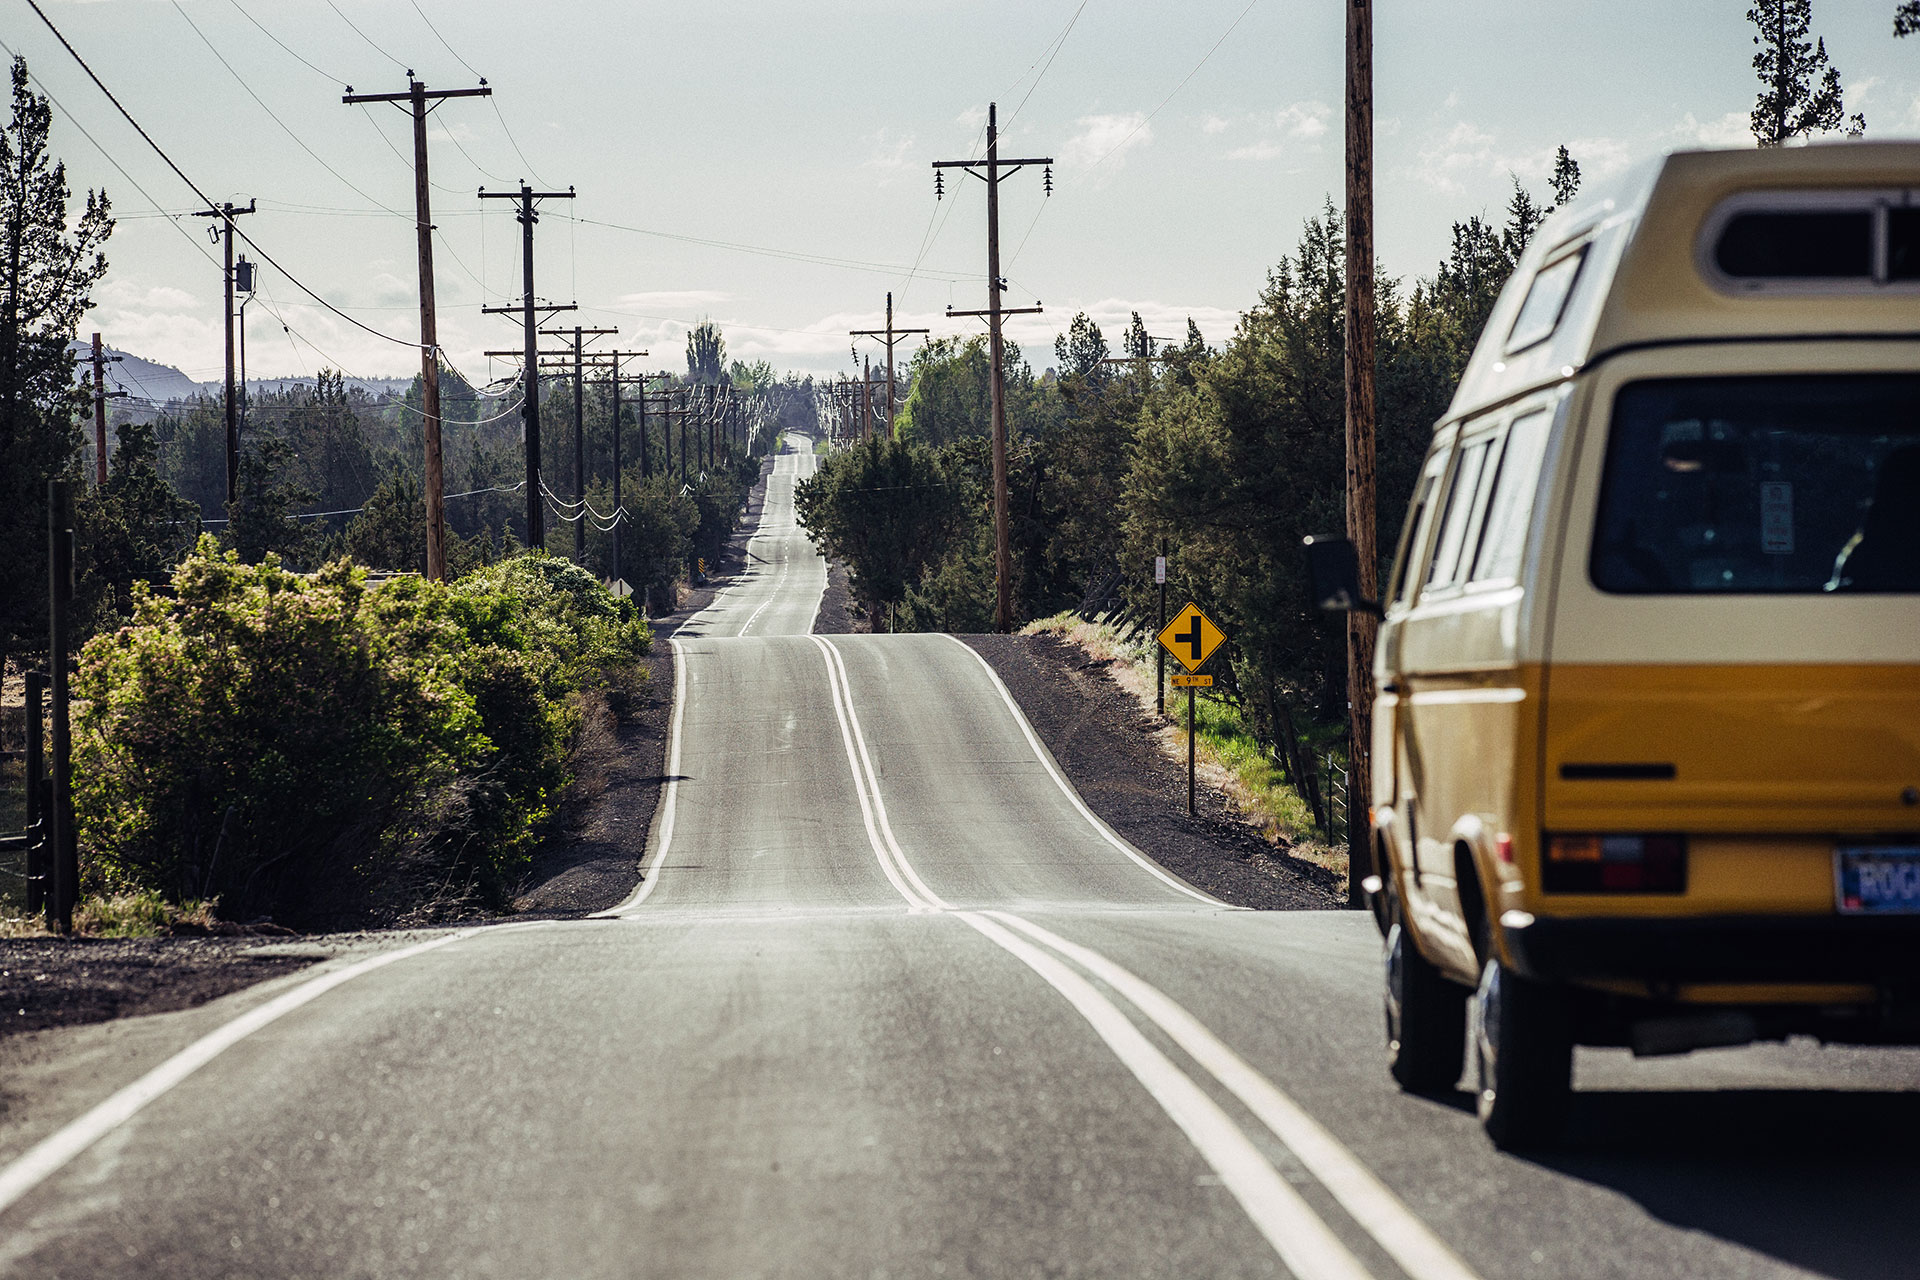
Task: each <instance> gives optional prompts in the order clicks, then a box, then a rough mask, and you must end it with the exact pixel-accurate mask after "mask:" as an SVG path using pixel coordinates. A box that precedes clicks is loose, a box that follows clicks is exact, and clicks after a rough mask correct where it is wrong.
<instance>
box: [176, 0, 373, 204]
mask: <svg viewBox="0 0 1920 1280" xmlns="http://www.w3.org/2000/svg"><path fill="white" fill-rule="evenodd" d="M173 11H174V12H175V13H177V14H179V15H180V17H181V18H182V20H184V21H185V22H186V24H187V25H188V26H189V27H192V28H193V34H195V35H197V36H199V37H200V43H201V44H204V45H206V46H207V51H208V52H209V53H211V54H212V55H213V56H214V57H215V58H216V59H218V60H219V62H220V65H221V66H223V67H225V68H226V69H227V74H228V75H231V76H232V77H233V79H234V82H235V83H236V84H238V85H239V86H240V87H241V88H242V89H245V90H246V91H247V96H248V97H249V98H252V99H253V100H254V102H255V103H256V104H258V105H259V107H260V109H261V110H262V111H264V112H266V113H267V118H268V119H270V120H272V121H273V122H274V123H275V124H277V125H279V126H280V128H281V130H282V131H284V132H285V133H286V135H287V136H288V137H289V138H292V139H293V141H294V143H295V145H297V146H298V147H299V148H300V149H301V150H302V151H304V152H306V153H307V154H308V155H309V156H311V157H312V158H313V160H314V163H316V164H318V165H319V166H320V167H321V168H322V169H325V170H326V171H327V172H328V173H330V174H332V175H333V176H334V177H336V178H338V179H340V181H341V182H342V183H343V184H344V185H345V186H346V188H347V189H348V190H349V191H351V192H353V194H355V195H357V196H359V197H360V198H361V199H362V200H365V201H366V202H367V203H368V204H371V205H373V206H375V207H376V208H379V209H384V210H386V212H388V213H390V214H392V215H393V216H394V217H396V218H399V217H403V216H405V215H403V214H402V213H401V212H400V211H399V210H398V209H392V208H388V206H386V205H384V204H381V203H380V202H379V201H378V200H375V199H374V198H373V197H372V196H370V195H368V194H367V193H366V192H364V191H362V190H361V189H360V188H359V187H357V186H355V185H354V184H353V182H352V181H351V180H350V179H349V178H348V177H347V175H346V174H344V173H341V172H340V171H339V170H338V169H336V168H334V167H333V166H332V165H330V164H328V163H327V162H326V160H325V159H324V158H322V157H321V155H320V153H319V152H317V151H315V150H314V149H313V148H312V147H310V146H308V145H307V143H306V140H305V139H304V138H302V137H301V136H300V135H299V134H297V133H295V132H294V131H293V127H292V126H291V125H289V124H288V123H287V122H286V121H285V120H282V119H281V118H280V117H279V116H278V115H276V114H275V113H274V110H273V108H272V107H270V106H268V105H267V104H266V100H265V99H263V98H262V97H261V96H260V95H259V94H257V93H255V92H254V91H253V86H252V85H250V84H248V83H247V82H246V80H245V78H244V77H242V76H241V74H240V73H239V72H238V71H235V70H234V68H233V64H232V63H231V62H228V61H227V59H226V56H225V55H224V54H222V53H221V52H220V50H218V49H217V48H215V47H214V44H213V41H211V40H209V39H207V33H206V32H204V31H202V30H201V29H200V26H199V24H198V23H196V22H194V20H193V19H192V18H190V17H188V16H187V11H186V10H185V9H182V8H181V7H180V0H173Z"/></svg>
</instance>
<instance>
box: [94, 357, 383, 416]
mask: <svg viewBox="0 0 1920 1280" xmlns="http://www.w3.org/2000/svg"><path fill="white" fill-rule="evenodd" d="M67 350H68V351H70V352H72V353H73V356H74V360H75V365H74V378H75V380H76V381H78V380H82V379H84V377H85V375H86V373H87V370H88V367H89V364H90V362H91V360H92V357H93V345H92V344H91V343H87V342H74V343H70V344H69V345H68V347H67ZM106 353H107V354H108V355H110V356H119V357H120V359H119V360H118V361H117V362H114V363H111V364H109V365H107V386H108V388H109V389H110V390H114V391H124V392H125V393H126V396H127V398H126V399H125V400H123V401H121V403H122V404H124V405H126V406H127V407H128V408H130V409H133V410H135V411H136V412H138V411H139V410H141V409H145V410H148V411H151V410H156V409H159V408H161V407H162V406H163V405H166V404H170V403H172V402H174V401H179V400H192V399H195V398H196V397H199V396H207V397H209V398H216V397H218V396H219V395H220V394H221V390H222V388H221V384H220V382H219V381H218V380H216V381H213V382H195V381H194V380H193V379H192V378H189V377H188V376H187V375H186V374H184V373H182V372H181V371H180V370H178V369H176V368H174V367H173V366H172V365H170V364H157V363H155V362H154V361H152V360H148V359H145V358H144V357H141V356H136V355H134V354H132V353H131V352H126V351H117V350H115V349H114V348H112V347H108V348H106ZM312 385H313V379H312V378H248V379H247V389H248V390H249V391H252V392H253V393H254V394H256V395H258V394H260V393H263V392H268V391H286V390H289V389H290V388H293V387H310V386H312ZM347 385H348V386H349V387H359V388H360V389H361V390H363V391H365V392H366V393H367V394H368V395H369V396H372V397H373V398H375V399H379V398H380V397H381V396H389V395H392V396H402V395H405V394H406V393H407V389H408V388H409V387H411V386H412V385H413V379H412V378H348V379H347Z"/></svg>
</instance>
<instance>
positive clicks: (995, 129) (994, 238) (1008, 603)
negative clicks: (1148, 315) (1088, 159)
mask: <svg viewBox="0 0 1920 1280" xmlns="http://www.w3.org/2000/svg"><path fill="white" fill-rule="evenodd" d="M1030 164H1038V165H1045V166H1047V193H1048V194H1049V195H1051V194H1052V193H1053V169H1052V165H1053V159H1052V157H1050V156H1042V157H1039V158H1037V159H1033V158H1029V159H1021V160H1002V159H1001V158H1000V122H999V108H998V106H997V105H996V104H994V103H991V102H990V103H988V104H987V156H986V159H984V160H936V161H934V162H933V167H934V168H935V169H936V170H937V169H959V170H961V171H962V172H963V173H970V174H972V175H973V176H974V177H976V178H979V179H980V180H981V181H983V182H985V183H986V184H987V306H986V309H985V310H984V311H955V310H954V309H953V308H952V307H948V308H947V314H948V315H949V316H985V317H986V318H987V356H988V362H989V365H990V373H991V378H990V386H991V390H992V396H993V576H994V582H995V592H994V610H993V625H994V627H995V629H997V630H1000V631H1010V630H1012V629H1013V544H1012V541H1011V537H1010V533H1009V530H1008V525H1007V388H1006V375H1005V373H1004V371H1003V370H1002V369H1001V367H1000V356H1001V350H1002V346H1003V343H1002V340H1001V335H1000V321H1001V317H1003V316H1018V315H1033V314H1037V313H1038V312H1039V311H1040V309H1041V308H1040V304H1039V303H1037V302H1036V303H1034V304H1033V305H1032V306H1031V307H1003V306H1001V305H1000V295H1001V294H1002V293H1004V292H1005V291H1006V288H1007V282H1006V280H1005V278H1004V277H1002V276H1001V274H1000V184H1001V182H1003V181H1005V180H1006V179H1008V178H1011V177H1012V176H1013V175H1014V174H1016V173H1018V172H1019V171H1020V170H1021V169H1023V168H1025V167H1026V166H1027V165H1030ZM1003 168H1004V169H1005V172H1002V169H1003ZM983 169H984V170H985V171H986V172H985V173H982V172H981V170H983ZM934 193H935V195H936V196H938V195H940V194H941V193H942V192H941V187H940V186H939V184H938V182H936V184H935V187H934Z"/></svg>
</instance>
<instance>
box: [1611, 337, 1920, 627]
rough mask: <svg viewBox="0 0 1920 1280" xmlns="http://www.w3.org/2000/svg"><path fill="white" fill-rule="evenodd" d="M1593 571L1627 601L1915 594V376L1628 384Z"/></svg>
mask: <svg viewBox="0 0 1920 1280" xmlns="http://www.w3.org/2000/svg"><path fill="white" fill-rule="evenodd" d="M1589 571H1590V573H1591V575H1592V578H1593V582H1594V585H1595V586H1597V587H1599V588H1600V589H1601V590H1602V591H1610V592H1615V593H1620V594H1628V595H1694V594H1713V593H1732V594H1740V593H1813V592H1825V591H1836V592H1920V376H1914V375H1905V374H1900V375H1882V374H1873V375H1831V376H1825V375H1823V376H1805V377H1802V376H1793V377H1767V376H1754V377H1739V378H1673V379H1663V380H1659V381H1649V382H1636V383H1632V384H1629V385H1628V386H1626V387H1623V388H1622V389H1621V391H1620V393H1619V395H1618V396H1617V397H1616V398H1615V400H1614V410H1613V425H1612V432H1611V435H1610V436H1609V438H1608V443H1607V465H1606V473H1605V476H1604V478H1603V480H1602V484H1601V496H1600V512H1599V519H1598V521H1597V522H1596V524H1595V529H1594V541H1593V549H1592V555H1591V559H1590V562H1589Z"/></svg>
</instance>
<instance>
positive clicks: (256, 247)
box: [27, 0, 420, 351]
mask: <svg viewBox="0 0 1920 1280" xmlns="http://www.w3.org/2000/svg"><path fill="white" fill-rule="evenodd" d="M328 3H329V4H331V3H332V0H328ZM27 7H28V8H30V9H32V10H33V12H34V14H35V15H36V16H37V17H38V18H39V19H40V21H41V22H43V23H45V24H46V27H47V30H49V31H51V32H53V36H54V39H56V40H58V41H59V42H60V45H61V47H62V48H64V49H65V50H66V51H67V53H68V54H69V55H70V56H71V57H72V58H73V60H74V61H75V62H77V63H79V64H80V69H81V70H82V71H84V72H86V73H87V78H88V79H89V80H92V81H93V83H94V85H95V87H97V88H98V89H99V90H100V92H101V93H103V94H105V95H106V97H107V101H108V102H111V103H112V104H113V105H114V109H115V110H117V111H118V112H119V113H120V115H121V116H122V117H123V118H124V119H125V120H126V122H127V123H128V124H130V125H132V126H133V131H134V132H135V133H137V134H139V135H140V138H141V140H142V141H143V142H145V143H146V144H147V145H148V146H149V147H152V148H153V151H154V154H155V155H157V156H159V157H160V158H161V159H162V160H163V161H165V162H166V165H167V168H169V169H171V170H173V172H174V175H175V176H176V177H178V178H179V179H180V181H182V182H184V183H186V184H187V188H188V190H190V191H192V192H193V194H194V195H196V196H199V197H200V199H201V200H203V201H205V202H206V205H207V207H208V208H209V209H214V208H218V207H219V206H218V205H216V204H215V203H214V201H213V199H212V198H211V197H209V196H208V195H207V193H206V192H204V191H202V190H201V189H200V186H199V184H198V183H196V182H195V181H194V180H193V179H192V178H189V177H188V176H187V174H186V170H184V169H182V168H181V167H180V166H179V165H177V164H175V163H174V162H173V157H172V156H170V155H168V154H167V153H166V150H165V149H164V148H163V147H161V145H160V144H159V143H158V142H155V141H154V140H153V135H152V134H150V133H148V132H147V131H146V129H145V128H143V127H142V126H141V124H140V122H139V121H138V120H136V119H134V118H133V113H132V112H131V111H128V110H127V109H126V107H125V106H124V105H122V103H121V101H120V99H119V98H117V97H115V96H114V94H113V90H111V89H109V88H107V85H106V82H105V81H104V80H102V79H101V78H100V77H99V76H98V75H97V74H96V73H95V72H94V69H93V68H92V67H91V66H89V65H87V60H86V59H85V58H83V57H81V56H80V51H79V50H78V49H75V48H74V47H73V43H72V42H71V41H69V40H68V39H67V37H66V36H65V35H64V34H62V32H61V30H60V28H59V27H56V26H55V25H54V24H53V19H52V18H49V17H48V16H47V14H46V10H44V9H42V8H41V7H40V0H27ZM227 225H228V226H229V227H232V228H233V233H234V234H235V235H237V236H239V237H240V239H242V240H244V241H246V243H247V247H248V248H250V249H252V250H253V251H254V252H255V253H257V254H259V255H260V257H261V259H262V260H263V261H265V262H266V263H267V265H269V266H271V267H272V268H273V269H274V270H275V271H278V272H279V273H280V274H281V275H283V276H285V277H286V278H287V280H288V281H289V282H290V283H292V284H293V285H295V286H296V287H297V288H299V290H300V291H301V292H302V293H305V294H306V295H307V296H308V297H310V298H312V299H313V300H314V301H315V302H317V303H319V304H320V305H321V306H323V307H325V308H326V309H327V310H329V311H331V312H333V313H334V314H335V315H337V316H339V317H340V318H341V319H342V320H345V321H346V322H347V323H348V324H351V325H353V326H354V327H356V328H359V329H364V330H366V331H367V332H368V333H370V334H372V335H373V336H374V337H376V338H381V339H384V340H386V341H388V342H391V343H393V344H394V345H396V346H401V347H412V348H413V349H414V350H416V351H417V350H419V348H420V344H419V343H418V342H409V341H408V340H406V339H405V338H396V337H394V336H393V335H392V334H388V333H382V332H380V331H379V330H378V329H375V328H373V327H372V326H371V325H367V324H362V323H361V322H360V321H358V320H356V319H354V318H353V317H352V316H350V315H348V314H347V313H346V312H344V311H342V310H340V308H338V307H336V306H334V305H333V304H332V303H331V302H328V301H327V300H326V299H325V298H323V297H321V296H320V295H319V294H318V293H316V292H314V290H312V289H311V288H309V287H308V286H307V285H306V283H305V282H304V281H302V280H301V279H300V278H299V277H298V276H296V275H294V274H293V272H291V271H289V270H287V269H286V268H285V267H283V266H281V265H280V263H279V261H278V260H276V259H275V258H274V256H273V255H272V254H270V253H268V252H267V251H266V250H265V249H263V248H261V247H260V243H259V241H257V240H255V239H254V238H253V237H252V236H250V235H248V234H247V233H246V232H245V231H242V230H241V229H240V227H239V225H238V224H237V223H235V222H233V221H232V220H231V219H229V220H228V222H227Z"/></svg>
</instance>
